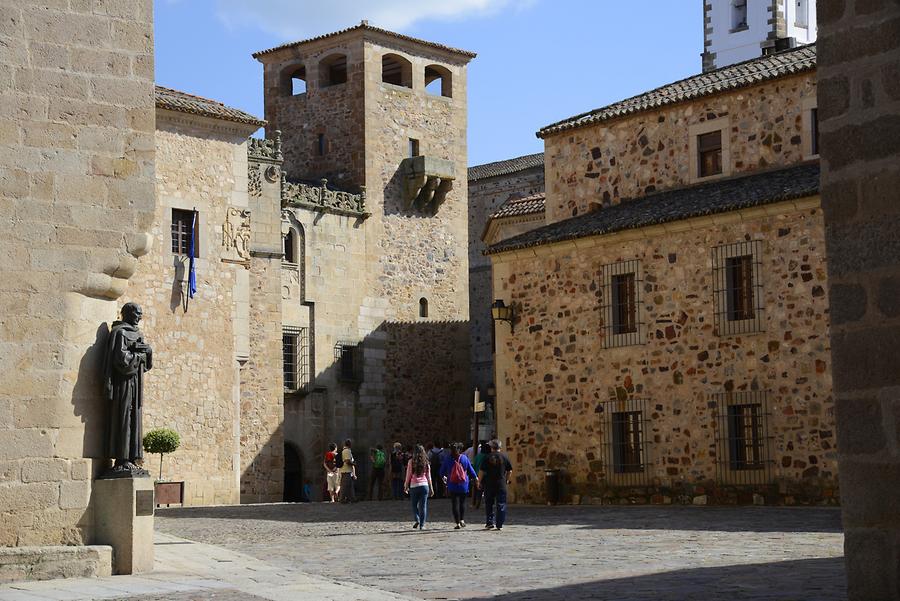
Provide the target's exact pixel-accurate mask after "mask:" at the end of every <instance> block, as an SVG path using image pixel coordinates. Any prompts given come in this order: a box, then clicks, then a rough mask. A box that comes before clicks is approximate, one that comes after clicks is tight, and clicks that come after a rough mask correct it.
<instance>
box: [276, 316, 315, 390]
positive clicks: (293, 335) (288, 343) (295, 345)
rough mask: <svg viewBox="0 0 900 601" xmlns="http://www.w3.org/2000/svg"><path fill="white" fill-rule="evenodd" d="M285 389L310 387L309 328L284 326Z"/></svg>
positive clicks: (282, 340) (282, 339)
mask: <svg viewBox="0 0 900 601" xmlns="http://www.w3.org/2000/svg"><path fill="white" fill-rule="evenodd" d="M281 343H282V358H283V367H284V389H285V390H286V391H289V392H305V391H306V390H307V389H308V388H309V383H310V380H309V328H290V327H289V328H284V331H283V332H282V335H281Z"/></svg>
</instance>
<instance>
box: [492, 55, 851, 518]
mask: <svg viewBox="0 0 900 601" xmlns="http://www.w3.org/2000/svg"><path fill="white" fill-rule="evenodd" d="M815 92H816V77H815V47H814V46H806V47H802V48H798V49H794V50H789V51H785V52H782V53H777V54H774V55H772V56H768V57H763V58H760V59H756V60H754V61H749V62H746V63H741V64H739V65H734V66H731V67H726V68H724V69H719V70H717V71H712V72H709V73H706V74H704V75H703V76H698V77H696V78H689V79H687V80H683V81H681V82H677V83H676V84H672V85H670V86H663V87H662V88H658V89H657V90H654V91H651V92H648V93H647V94H644V95H642V96H638V97H635V98H632V99H629V100H625V101H622V102H620V103H616V104H613V105H610V106H609V107H605V108H602V109H598V110H597V111H592V112H591V113H587V114H585V115H580V116H577V117H574V118H572V119H568V120H564V121H562V122H559V123H556V124H553V125H550V126H547V127H546V128H543V129H542V130H541V131H540V132H538V135H539V136H540V137H542V138H543V139H544V141H545V171H546V180H547V192H546V215H545V220H546V225H544V226H542V227H539V228H537V229H533V230H531V231H529V232H527V233H524V234H520V235H517V236H513V237H511V238H508V239H505V240H502V241H500V242H498V243H496V244H494V245H493V246H491V247H490V249H489V251H488V252H489V253H490V256H491V260H492V265H493V296H494V298H498V299H502V300H504V301H505V303H506V304H507V305H510V306H512V307H513V312H514V319H513V322H512V324H504V323H497V324H496V331H497V355H496V378H497V389H498V390H497V392H498V418H499V433H500V435H501V437H502V438H503V439H504V440H505V442H506V445H507V447H508V450H509V452H510V454H511V457H512V458H513V462H514V464H515V465H516V466H517V475H516V483H515V486H514V492H513V495H514V498H515V499H516V500H518V501H537V500H542V499H543V498H544V497H545V495H546V491H545V489H544V472H545V470H547V469H559V470H562V472H563V481H564V482H565V486H564V498H567V499H569V500H576V499H579V500H582V501H583V502H622V503H629V502H632V503H633V502H653V503H667V502H696V503H706V502H724V503H734V502H748V503H749V502H756V503H763V502H769V503H786V504H792V503H832V502H836V499H837V462H836V459H837V450H836V446H835V431H834V405H833V398H832V384H831V362H830V342H829V323H830V317H829V308H828V294H827V274H826V271H827V270H826V257H825V230H824V224H823V220H822V212H821V206H820V204H821V203H820V200H819V196H818V191H819V187H818V186H819V184H818V178H819V168H818V158H817V156H816V151H817V146H816V144H817V140H816V138H815V135H816V127H817V123H816V115H817V112H816V100H815V99H816V93H815ZM510 326H511V327H510Z"/></svg>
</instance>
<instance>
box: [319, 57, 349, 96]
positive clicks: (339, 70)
mask: <svg viewBox="0 0 900 601" xmlns="http://www.w3.org/2000/svg"><path fill="white" fill-rule="evenodd" d="M342 83H347V55H346V54H344V53H343V52H335V53H332V54H329V55H328V56H326V57H325V58H323V59H322V60H320V61H319V87H320V88H327V87H329V86H336V85H340V84H342Z"/></svg>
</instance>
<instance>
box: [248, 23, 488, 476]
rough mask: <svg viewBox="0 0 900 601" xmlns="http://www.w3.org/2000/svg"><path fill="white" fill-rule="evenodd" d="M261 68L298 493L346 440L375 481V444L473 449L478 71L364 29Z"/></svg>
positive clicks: (277, 53) (284, 49)
mask: <svg viewBox="0 0 900 601" xmlns="http://www.w3.org/2000/svg"><path fill="white" fill-rule="evenodd" d="M255 57H256V58H257V59H258V60H259V61H260V62H261V63H263V66H264V88H265V94H266V99H265V106H266V120H267V122H268V125H267V130H266V131H267V136H268V138H269V139H270V140H272V143H273V145H274V143H275V140H276V136H280V142H279V144H280V149H281V150H280V159H281V160H280V162H279V163H277V164H276V165H275V167H276V170H277V173H278V178H283V179H278V180H276V181H274V182H272V183H271V184H266V183H264V185H272V186H280V187H281V190H282V194H283V196H282V202H283V205H284V211H283V214H282V215H283V220H282V232H283V234H284V236H285V240H286V242H285V244H286V247H285V248H286V256H285V261H284V263H283V265H282V288H281V294H282V303H283V325H284V345H285V369H286V374H287V380H288V385H287V386H286V393H285V425H284V436H285V440H286V441H287V443H288V446H287V448H288V452H289V453H290V455H291V456H290V457H289V461H291V462H292V463H293V464H295V465H296V466H298V467H297V472H295V473H294V475H292V480H296V479H297V478H304V479H305V478H306V477H308V476H303V475H302V474H315V476H314V478H318V473H319V471H320V467H321V460H320V457H321V453H322V450H323V449H324V448H325V445H326V444H327V443H328V442H332V441H334V442H340V440H342V439H344V438H347V437H349V438H351V439H353V440H355V441H356V445H355V446H356V448H357V449H358V450H357V453H356V455H357V460H358V462H359V471H360V474H361V476H363V478H364V477H365V476H366V475H367V472H368V469H367V455H368V453H367V450H368V448H370V447H373V446H374V445H376V444H384V445H389V444H390V443H391V442H393V441H395V440H399V441H402V442H403V443H404V444H414V443H417V442H423V443H424V442H426V441H430V440H431V439H447V440H450V439H464V438H468V436H469V435H468V434H467V433H468V430H469V428H470V426H469V421H470V417H471V407H470V405H469V400H470V399H471V394H472V392H471V385H470V383H469V376H468V353H469V351H468V317H469V307H468V286H467V276H468V260H467V259H468V257H467V249H466V242H467V224H466V214H467V191H466V186H465V185H464V183H463V182H462V175H463V173H465V170H466V114H467V113H466V64H467V63H468V62H469V61H470V60H471V59H472V58H473V57H474V55H473V54H471V53H468V52H464V51H461V50H456V49H453V48H448V47H446V46H442V45H439V44H434V43H431V42H426V41H422V40H416V39H413V38H409V37H406V36H401V35H398V34H394V33H391V32H387V31H385V30H381V29H378V28H375V27H372V26H369V25H368V24H366V23H362V24H361V25H358V26H356V27H352V28H350V29H348V30H344V31H341V32H337V33H334V34H328V35H325V36H320V37H318V38H314V39H312V40H306V41H302V42H297V43H293V44H287V45H284V46H281V47H278V48H273V49H271V50H266V51H262V52H259V53H257V54H256V55H255ZM252 172H253V171H252V167H251V173H252ZM323 180H325V181H323ZM314 481H317V480H314Z"/></svg>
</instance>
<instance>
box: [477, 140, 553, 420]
mask: <svg viewBox="0 0 900 601" xmlns="http://www.w3.org/2000/svg"><path fill="white" fill-rule="evenodd" d="M468 179H469V190H468V192H469V320H470V321H469V331H470V335H469V339H470V341H471V355H472V385H473V386H474V387H475V388H477V389H478V390H479V391H480V394H481V398H482V399H484V400H485V401H486V402H487V403H488V406H489V408H488V411H487V413H486V416H487V417H488V419H487V420H485V427H484V428H483V432H482V433H481V434H480V435H479V437H481V436H482V435H483V436H485V437H486V436H489V435H490V434H491V432H493V431H494V425H493V423H492V422H493V408H494V396H495V387H494V344H493V342H494V339H493V336H494V334H493V324H492V322H491V303H492V302H494V301H493V297H492V296H491V261H490V259H489V258H488V257H487V256H485V254H484V251H485V249H486V248H487V245H486V244H485V240H484V239H483V238H484V237H485V235H486V233H487V228H488V227H490V225H489V224H490V223H491V222H492V219H491V217H492V215H494V213H496V212H497V211H498V210H499V209H500V207H501V206H504V204H505V203H507V202H515V201H518V200H520V199H522V198H526V197H530V196H534V195H536V194H542V193H543V192H544V154H543V153H537V154H530V155H525V156H521V157H516V158H514V159H508V160H505V161H497V162H494V163H486V164H484V165H476V166H474V167H469V169H468ZM531 215H534V213H531ZM517 221H519V222H523V221H525V222H532V220H531V219H528V220H522V219H519V220H517ZM533 222H534V223H539V222H543V218H542V216H541V218H540V221H539V222H538V221H533ZM494 223H495V224H496V221H494ZM517 233H519V232H517ZM492 241H493V242H496V241H497V239H493V238H492ZM479 429H480V430H481V429H482V428H479Z"/></svg>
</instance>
